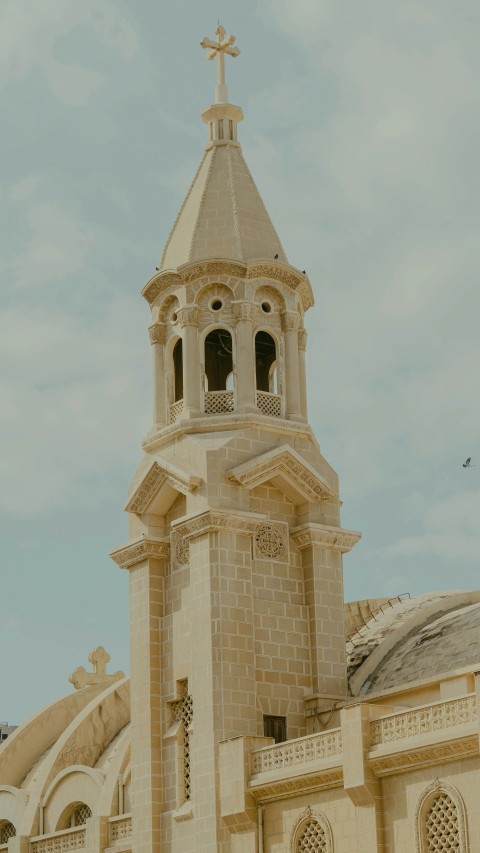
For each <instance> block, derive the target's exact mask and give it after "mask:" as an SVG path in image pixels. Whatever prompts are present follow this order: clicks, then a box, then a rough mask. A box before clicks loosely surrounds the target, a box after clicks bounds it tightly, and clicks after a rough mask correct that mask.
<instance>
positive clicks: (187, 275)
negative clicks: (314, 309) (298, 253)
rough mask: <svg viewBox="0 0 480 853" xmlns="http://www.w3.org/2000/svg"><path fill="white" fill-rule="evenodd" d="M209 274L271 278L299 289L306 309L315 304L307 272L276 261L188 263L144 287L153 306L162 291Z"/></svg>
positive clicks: (292, 288)
mask: <svg viewBox="0 0 480 853" xmlns="http://www.w3.org/2000/svg"><path fill="white" fill-rule="evenodd" d="M206 276H207V277H208V276H233V277H235V278H237V279H245V278H247V279H258V278H269V279H271V280H273V281H278V282H280V283H281V284H285V285H286V286H287V287H289V288H290V289H291V290H294V291H296V292H297V293H298V294H299V296H300V298H301V300H302V304H303V309H304V311H307V310H308V308H311V306H312V305H313V304H314V299H313V292H312V286H311V284H310V281H309V279H308V276H306V275H305V274H304V273H301V272H300V271H299V270H296V269H294V268H293V267H290V266H288V265H286V264H282V263H275V261H264V262H261V261H258V262H255V261H253V262H251V263H249V264H244V263H241V262H240V261H231V260H229V259H227V258H225V260H222V259H221V258H220V259H213V258H212V260H211V261H202V262H192V263H188V264H184V265H183V266H181V267H179V268H178V270H165V271H164V272H159V273H158V274H157V275H155V276H153V278H151V279H150V281H148V282H147V284H146V285H145V287H144V288H143V290H142V295H143V296H144V297H145V299H146V300H147V302H148V303H149V305H153V303H154V302H155V300H156V298H157V296H158V295H159V293H162V292H165V291H166V290H168V289H169V288H171V287H178V286H181V285H185V284H190V283H192V282H194V281H197V280H198V279H200V278H204V277H206Z"/></svg>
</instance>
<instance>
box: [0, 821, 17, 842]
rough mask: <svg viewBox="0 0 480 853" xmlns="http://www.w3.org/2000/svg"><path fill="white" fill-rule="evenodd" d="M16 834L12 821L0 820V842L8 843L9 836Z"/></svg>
mask: <svg viewBox="0 0 480 853" xmlns="http://www.w3.org/2000/svg"><path fill="white" fill-rule="evenodd" d="M16 834H17V830H16V829H15V827H14V825H13V823H10V821H9V820H1V821H0V844H8V841H9V839H10V838H13V836H14V835H16Z"/></svg>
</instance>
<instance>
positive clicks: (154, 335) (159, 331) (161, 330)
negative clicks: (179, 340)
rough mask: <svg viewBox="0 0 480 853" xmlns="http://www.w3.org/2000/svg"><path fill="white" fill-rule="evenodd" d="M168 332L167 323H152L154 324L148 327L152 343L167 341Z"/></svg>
mask: <svg viewBox="0 0 480 853" xmlns="http://www.w3.org/2000/svg"><path fill="white" fill-rule="evenodd" d="M166 332H167V327H166V326H165V323H152V325H151V326H149V327H148V334H149V337H150V343H151V344H163V343H164V341H165V335H166Z"/></svg>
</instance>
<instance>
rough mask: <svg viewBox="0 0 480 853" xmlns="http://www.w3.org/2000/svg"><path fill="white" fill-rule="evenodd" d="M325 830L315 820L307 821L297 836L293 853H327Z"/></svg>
mask: <svg viewBox="0 0 480 853" xmlns="http://www.w3.org/2000/svg"><path fill="white" fill-rule="evenodd" d="M327 850H328V847H327V837H326V835H325V830H324V829H323V827H322V826H320V824H319V823H318V822H317V821H316V820H309V821H307V823H306V824H305V825H304V826H303V827H302V829H301V831H300V834H299V836H298V840H297V844H296V849H295V853H327Z"/></svg>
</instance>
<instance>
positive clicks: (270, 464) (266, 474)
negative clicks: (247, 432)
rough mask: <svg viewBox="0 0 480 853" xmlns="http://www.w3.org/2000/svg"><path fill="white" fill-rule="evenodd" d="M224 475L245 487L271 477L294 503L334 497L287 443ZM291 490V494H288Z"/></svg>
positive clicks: (253, 485) (259, 483) (252, 485)
mask: <svg viewBox="0 0 480 853" xmlns="http://www.w3.org/2000/svg"><path fill="white" fill-rule="evenodd" d="M226 476H227V479H228V480H230V482H232V483H237V484H238V485H239V486H243V487H244V488H246V489H252V488H255V486H257V485H261V484H262V483H264V482H266V481H267V480H275V485H277V487H278V488H279V489H280V490H281V491H283V492H285V493H287V492H288V493H289V495H288V496H289V497H291V499H292V500H294V501H295V502H296V503H300V502H301V501H302V502H304V503H305V502H306V501H312V502H316V503H318V502H320V501H325V500H330V499H331V498H332V497H334V495H333V492H332V491H330V489H329V488H328V486H327V485H326V484H325V483H323V482H322V480H321V478H320V476H319V475H318V474H317V473H316V471H315V470H314V469H313V468H311V466H310V465H309V464H308V463H307V462H306V461H305V460H304V459H302V457H301V456H300V455H299V454H298V453H297V452H296V451H294V450H293V449H292V448H291V447H288V446H287V445H282V446H281V447H278V448H276V449H275V450H271V451H268V452H267V453H263V454H262V455H261V456H257V457H256V458H255V459H252V460H251V461H250V462H246V463H244V464H243V465H238V466H237V467H236V468H232V469H231V470H230V471H228V472H227V475H226ZM291 491H293V492H294V493H295V494H291Z"/></svg>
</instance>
